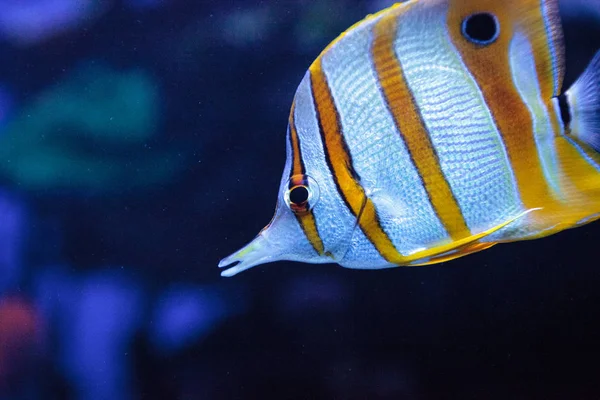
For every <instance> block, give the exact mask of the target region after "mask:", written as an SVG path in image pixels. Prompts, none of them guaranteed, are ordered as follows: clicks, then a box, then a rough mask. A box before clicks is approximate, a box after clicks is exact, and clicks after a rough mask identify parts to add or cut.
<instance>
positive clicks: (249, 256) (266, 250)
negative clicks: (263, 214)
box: [219, 233, 278, 277]
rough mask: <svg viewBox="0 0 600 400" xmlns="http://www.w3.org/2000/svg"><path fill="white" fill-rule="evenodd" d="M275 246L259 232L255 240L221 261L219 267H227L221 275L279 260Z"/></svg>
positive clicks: (233, 273) (237, 272) (232, 273)
mask: <svg viewBox="0 0 600 400" xmlns="http://www.w3.org/2000/svg"><path fill="white" fill-rule="evenodd" d="M274 253H275V252H274V248H273V246H271V245H270V244H269V242H268V241H267V240H266V239H265V237H264V236H263V235H262V233H261V234H259V235H258V236H257V237H256V238H254V240H253V241H251V242H250V243H248V244H247V245H246V246H244V247H242V248H241V249H240V250H238V251H236V252H235V253H233V254H232V255H230V256H229V257H225V258H224V259H222V260H221V261H220V262H219V268H227V267H229V268H227V269H226V270H224V271H223V272H221V276H226V277H230V276H233V275H236V274H239V273H240V272H242V271H245V270H247V269H249V268H252V267H254V266H256V265H260V264H266V263H270V262H274V261H277V260H278V258H277V257H276V254H274Z"/></svg>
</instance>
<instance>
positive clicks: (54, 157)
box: [0, 64, 185, 192]
mask: <svg viewBox="0 0 600 400" xmlns="http://www.w3.org/2000/svg"><path fill="white" fill-rule="evenodd" d="M159 115H160V107H159V93H158V90H157V85H156V83H155V82H154V81H153V80H152V78H151V77H150V76H149V75H148V74H147V73H145V72H144V71H141V70H130V71H120V70H115V69H112V68H109V67H107V66H103V65H95V64H90V65H86V66H83V67H81V68H79V69H77V70H75V71H74V72H73V73H72V74H71V75H70V76H69V77H67V78H66V79H65V80H64V81H63V82H61V83H59V84H57V85H56V86H55V87H53V88H50V89H48V90H47V91H45V92H43V93H41V94H40V95H39V96H38V98H37V99H36V100H34V101H33V102H32V103H31V104H29V105H26V106H25V107H23V108H22V112H21V113H20V114H19V115H17V116H16V117H15V118H14V119H13V120H12V121H10V122H9V123H8V124H7V125H6V126H5V128H3V129H2V131H0V178H4V179H5V180H8V181H9V182H11V183H13V184H14V185H17V186H18V187H19V188H21V189H25V190H46V189H75V190H92V191H100V192H114V191H120V190H124V189H127V188H132V187H141V186H148V185H154V184H158V183H161V182H164V181H166V180H168V179H169V178H171V177H172V176H173V174H174V173H176V172H177V171H178V170H179V169H180V168H181V166H182V162H183V160H184V158H185V157H183V156H182V153H181V152H180V151H179V150H178V149H176V148H173V147H172V146H165V145H164V144H163V143H161V142H165V140H164V139H162V140H161V138H160V137H157V135H156V131H157V126H158V123H159Z"/></svg>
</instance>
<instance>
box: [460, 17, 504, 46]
mask: <svg viewBox="0 0 600 400" xmlns="http://www.w3.org/2000/svg"><path fill="white" fill-rule="evenodd" d="M462 33H463V36H464V37H465V38H467V40H469V41H471V42H473V43H476V44H480V45H484V46H485V45H488V44H491V43H493V42H494V41H495V40H496V39H498V35H499V34H500V24H499V23H498V19H497V18H496V17H495V16H494V15H493V14H489V13H479V14H473V15H470V16H468V17H467V18H465V20H464V21H463V24H462Z"/></svg>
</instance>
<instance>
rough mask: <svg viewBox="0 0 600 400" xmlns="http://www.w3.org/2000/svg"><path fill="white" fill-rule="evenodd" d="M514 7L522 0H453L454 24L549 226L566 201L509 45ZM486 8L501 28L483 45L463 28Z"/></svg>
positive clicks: (525, 194)
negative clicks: (555, 187) (509, 0)
mask: <svg viewBox="0 0 600 400" xmlns="http://www.w3.org/2000/svg"><path fill="white" fill-rule="evenodd" d="M526 1H527V2H531V1H530V0H526ZM538 4H539V3H538ZM511 10H514V12H521V11H522V10H523V7H519V4H518V2H514V3H513V4H509V5H507V4H504V2H498V1H496V0H477V1H464V0H450V10H449V13H448V30H449V33H450V37H451V39H452V42H453V43H454V45H455V47H456V48H457V49H458V50H459V52H460V54H461V56H462V59H463V62H464V63H465V65H466V66H467V68H468V69H469V71H470V72H471V74H472V75H473V76H474V77H475V79H476V80H477V82H478V84H479V87H480V88H481V91H482V94H483V97H484V99H485V101H486V103H487V105H488V107H489V109H490V112H491V113H492V115H493V117H494V120H495V122H496V126H497V127H498V130H499V131H500V133H501V135H502V138H503V140H504V145H505V148H506V151H507V153H508V157H509V160H510V162H511V164H512V167H513V171H514V174H515V178H516V182H517V186H518V188H519V192H520V194H521V200H522V202H523V204H524V206H525V208H526V209H534V208H540V207H541V208H543V209H542V210H541V211H540V212H536V213H535V214H532V216H531V218H536V220H537V222H538V228H540V229H543V228H544V227H549V226H550V225H552V224H556V223H558V221H549V220H547V219H548V218H549V217H551V216H554V215H557V213H558V212H559V211H560V208H561V204H560V203H559V202H558V201H557V200H556V199H555V198H554V197H553V194H552V190H551V189H550V187H549V185H548V182H546V179H545V176H544V173H543V170H542V166H541V163H540V160H539V158H538V151H537V147H536V143H535V138H534V132H533V120H532V116H531V114H530V113H529V110H528V108H527V105H526V104H525V103H524V102H523V99H522V98H521V96H520V94H519V92H518V91H517V88H516V87H515V84H514V82H513V79H512V74H511V70H510V60H509V46H510V40H511V38H512V36H513V34H514V23H515V20H516V18H517V17H518V16H517V15H515V14H514V13H511ZM481 11H486V12H492V13H494V15H495V16H496V18H498V21H499V23H500V29H501V30H500V35H499V37H498V39H497V40H496V42H494V43H493V44H491V45H489V46H483V47H482V46H478V45H474V44H473V43H471V42H469V41H468V40H467V39H465V38H464V37H463V35H462V32H461V24H462V21H463V19H464V18H466V17H467V16H469V15H471V14H473V13H476V12H481ZM521 17H522V16H521Z"/></svg>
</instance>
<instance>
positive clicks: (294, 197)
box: [284, 175, 319, 214]
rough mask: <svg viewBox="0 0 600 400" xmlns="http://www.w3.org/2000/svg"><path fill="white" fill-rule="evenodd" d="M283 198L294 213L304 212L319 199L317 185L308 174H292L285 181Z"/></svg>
mask: <svg viewBox="0 0 600 400" xmlns="http://www.w3.org/2000/svg"><path fill="white" fill-rule="evenodd" d="M284 200H285V204H287V206H288V207H289V208H290V210H292V211H293V212H294V213H295V214H302V213H306V212H308V211H310V210H311V209H312V208H313V207H314V206H315V204H317V201H318V200H319V185H317V182H316V181H315V180H314V179H313V178H311V177H310V176H308V175H294V176H292V177H291V178H290V179H289V181H288V183H287V190H286V191H285V193H284Z"/></svg>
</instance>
